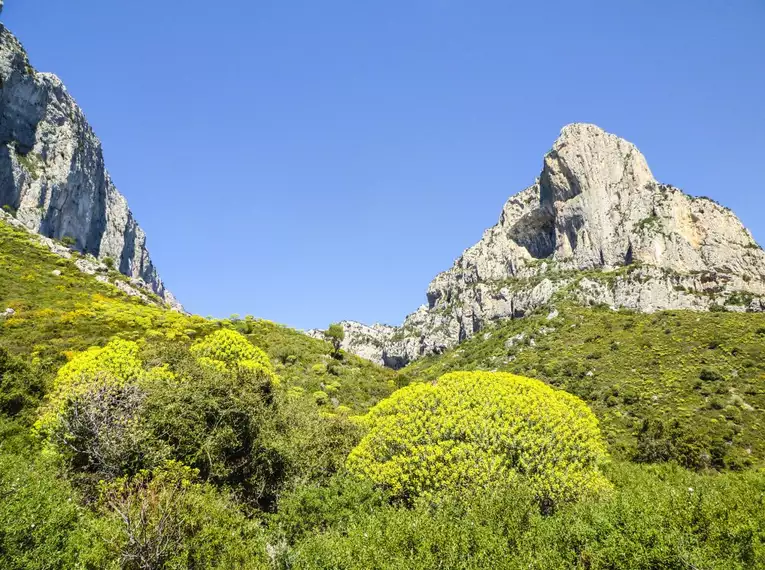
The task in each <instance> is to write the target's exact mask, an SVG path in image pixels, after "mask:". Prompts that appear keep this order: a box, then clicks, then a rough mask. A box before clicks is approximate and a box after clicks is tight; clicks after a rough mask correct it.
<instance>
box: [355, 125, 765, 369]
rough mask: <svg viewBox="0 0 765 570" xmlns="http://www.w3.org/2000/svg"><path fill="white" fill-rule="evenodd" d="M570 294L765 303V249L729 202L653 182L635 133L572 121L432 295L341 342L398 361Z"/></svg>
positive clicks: (641, 302)
mask: <svg viewBox="0 0 765 570" xmlns="http://www.w3.org/2000/svg"><path fill="white" fill-rule="evenodd" d="M562 299H571V300H575V301H577V302H580V303H583V304H607V305H609V306H611V307H613V308H619V307H622V308H629V309H635V310H638V311H644V312H652V311H657V310H661V309H692V310H710V309H715V308H720V307H725V308H727V309H729V310H737V311H747V310H748V311H763V310H765V252H763V250H762V248H761V247H760V246H759V245H757V243H756V242H755V241H754V239H753V238H752V235H751V234H750V232H749V231H748V230H747V229H746V228H745V227H744V226H743V225H742V224H741V222H740V221H739V219H738V218H737V217H736V215H735V214H734V213H733V212H731V211H730V210H729V209H727V208H725V207H724V206H721V205H719V204H717V203H715V202H714V201H712V200H710V199H708V198H694V197H692V196H689V195H687V194H684V193H683V192H681V191H680V190H678V189H677V188H674V187H672V186H668V185H664V184H661V183H659V182H657V181H656V179H655V178H654V176H653V174H652V173H651V171H650V169H649V168H648V164H647V163H646V160H645V158H644V157H643V155H642V154H641V153H640V152H639V151H638V149H637V148H636V147H635V146H634V145H633V144H631V143H629V142H627V141H625V140H623V139H621V138H619V137H617V136H614V135H612V134H609V133H606V132H605V131H603V130H602V129H600V128H598V127H596V126H594V125H588V124H572V125H568V126H566V127H564V129H563V130H562V131H561V135H560V137H559V138H558V139H557V140H556V141H555V144H554V145H553V148H552V150H550V152H548V153H547V155H546V156H545V157H544V165H543V168H542V172H541V174H540V176H539V178H538V180H537V181H536V182H535V183H534V184H533V185H532V186H530V187H529V188H526V189H525V190H523V191H522V192H520V193H518V194H516V195H515V196H512V197H511V198H510V199H509V200H508V201H507V203H506V204H505V207H504V208H503V210H502V214H501V216H500V219H499V223H497V225H495V226H494V227H492V228H490V229H488V230H486V232H484V235H483V237H482V238H481V240H480V241H479V242H478V243H477V244H476V245H474V246H472V247H471V248H469V249H467V250H466V251H465V252H464V253H463V254H462V256H461V257H460V258H459V259H457V261H456V262H455V263H454V265H453V267H452V268H451V269H449V270H447V271H444V272H443V273H441V274H440V275H438V276H437V277H436V278H435V279H434V280H433V281H432V282H431V283H430V286H429V287H428V291H427V300H428V304H427V305H425V306H422V307H420V308H419V309H418V310H417V311H416V312H414V313H412V314H411V315H409V316H408V317H407V318H406V320H405V321H404V324H403V325H402V326H401V327H381V326H376V327H371V328H370V327H365V328H361V327H359V326H357V325H353V326H348V325H346V341H345V342H346V345H347V349H348V350H350V351H353V352H356V353H357V354H372V355H375V358H373V359H374V360H376V361H378V362H381V363H385V364H387V365H389V366H394V367H398V366H402V365H404V364H405V363H407V362H409V361H411V360H414V359H416V358H418V357H420V356H422V355H425V354H431V353H438V352H441V351H443V350H445V349H446V348H449V347H451V346H454V345H455V344H457V343H458V342H460V341H462V340H464V339H466V338H468V337H470V336H472V335H474V334H475V333H476V332H478V331H479V330H481V329H482V328H484V327H485V326H486V325H487V323H489V322H491V321H494V320H498V319H504V318H517V317H522V316H524V315H525V314H526V313H528V312H529V311H532V310H535V309H538V308H540V307H544V306H550V308H551V310H552V308H553V306H554V304H555V302H556V301H557V300H562ZM368 345H371V347H373V349H372V348H370V347H369V346H368ZM378 354H379V358H377V357H376V356H377V355H378Z"/></svg>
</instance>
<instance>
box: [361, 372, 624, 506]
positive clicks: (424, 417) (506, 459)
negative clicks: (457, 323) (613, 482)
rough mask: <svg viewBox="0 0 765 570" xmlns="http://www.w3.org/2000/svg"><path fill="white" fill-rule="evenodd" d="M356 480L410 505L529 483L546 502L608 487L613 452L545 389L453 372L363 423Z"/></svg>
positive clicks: (380, 407)
mask: <svg viewBox="0 0 765 570" xmlns="http://www.w3.org/2000/svg"><path fill="white" fill-rule="evenodd" d="M363 423H364V424H365V425H366V426H367V428H368V430H369V431H368V433H367V434H366V436H365V437H364V438H363V439H362V440H361V442H360V443H359V445H358V446H357V447H356V448H355V449H354V450H353V451H352V452H351V454H350V455H349V457H348V460H347V466H348V468H349V470H350V471H351V472H353V473H356V474H358V475H361V476H363V477H366V478H369V479H371V480H372V481H374V482H375V483H377V484H380V485H382V486H384V487H386V488H387V489H388V490H389V491H390V492H391V493H393V494H394V495H395V496H398V497H401V498H405V499H410V498H414V497H417V496H423V495H424V496H432V495H433V494H434V493H437V492H438V491H440V490H444V489H460V488H464V489H466V490H469V489H470V488H476V487H477V486H482V485H485V484H487V483H490V482H493V481H501V480H509V479H513V478H523V479H524V480H525V482H526V483H527V484H529V485H530V486H531V488H532V489H533V490H534V492H535V494H536V496H537V497H538V499H539V500H540V501H541V502H542V503H546V504H550V503H555V502H559V501H571V500H575V499H578V498H580V497H582V496H584V495H589V494H597V493H599V492H601V491H604V490H606V489H608V488H609V483H608V481H607V480H606V479H605V477H604V476H603V475H602V474H601V472H600V470H599V465H600V464H601V463H602V462H603V461H604V460H605V459H606V447H605V444H604V442H603V440H602V438H601V434H600V430H599V428H598V422H597V419H596V418H595V416H594V415H593V414H592V412H591V411H590V409H589V408H588V407H587V405H586V404H585V403H584V402H582V401H581V400H580V399H579V398H577V397H575V396H572V395H571V394H568V393H567V392H563V391H561V390H555V389H553V388H551V387H549V386H547V385H546V384H544V383H543V382H540V381H539V380H533V379H530V378H524V377H521V376H515V375H512V374H506V373H497V372H453V373H450V374H446V375H444V376H441V378H439V379H438V380H437V381H436V382H434V383H432V384H413V385H410V386H407V387H405V388H402V389H401V390H398V391H397V392H395V393H394V394H393V395H392V396H391V397H390V398H388V399H386V400H383V401H382V402H380V403H379V404H377V405H376V406H375V407H374V408H372V409H371V410H370V411H369V413H368V414H367V415H366V416H365V417H364V418H363Z"/></svg>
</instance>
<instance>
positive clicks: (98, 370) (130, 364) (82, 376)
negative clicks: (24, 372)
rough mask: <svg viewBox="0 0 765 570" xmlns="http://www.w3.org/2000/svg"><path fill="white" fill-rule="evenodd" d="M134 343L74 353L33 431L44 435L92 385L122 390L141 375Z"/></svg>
mask: <svg viewBox="0 0 765 570" xmlns="http://www.w3.org/2000/svg"><path fill="white" fill-rule="evenodd" d="M138 351H139V348H138V345H137V344H136V343H135V342H132V341H127V340H122V339H115V340H113V341H111V342H110V343H109V344H107V345H106V346H104V347H103V348H101V347H92V348H89V349H88V350H85V351H83V352H79V353H75V354H74V355H72V358H71V360H70V361H69V362H67V363H66V364H64V365H63V366H62V367H61V368H60V369H59V371H58V373H57V374H56V378H55V380H54V381H53V389H52V391H51V394H50V397H49V398H48V402H47V404H46V405H45V406H44V407H43V409H42V413H41V415H40V418H39V419H38V421H37V423H36V424H35V428H36V429H37V430H38V431H40V432H45V431H47V429H48V428H50V427H51V426H52V425H53V424H54V423H55V421H56V418H57V416H58V414H59V413H61V412H62V411H63V409H64V407H65V406H66V404H67V402H68V401H70V400H72V399H73V398H76V397H77V396H78V395H81V394H83V393H84V392H86V391H87V390H88V389H89V388H90V387H92V386H93V385H94V384H95V383H101V384H104V385H111V386H122V385H124V384H125V383H127V382H129V381H132V380H136V379H138V378H140V377H142V376H143V375H144V370H143V365H142V363H141V360H140V359H139V357H138Z"/></svg>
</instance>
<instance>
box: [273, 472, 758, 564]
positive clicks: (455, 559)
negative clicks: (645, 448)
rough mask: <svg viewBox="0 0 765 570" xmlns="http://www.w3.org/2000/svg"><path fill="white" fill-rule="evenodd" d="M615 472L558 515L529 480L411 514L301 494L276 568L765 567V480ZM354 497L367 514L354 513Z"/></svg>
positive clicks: (447, 497) (425, 505)
mask: <svg viewBox="0 0 765 570" xmlns="http://www.w3.org/2000/svg"><path fill="white" fill-rule="evenodd" d="M606 474H607V475H608V476H609V479H610V480H611V481H613V483H614V487H615V489H614V491H613V493H612V494H610V495H609V496H608V497H607V498H606V499H604V500H596V501H590V500H585V501H580V502H578V503H573V504H569V505H565V506H563V507H562V508H561V509H559V510H558V511H556V512H555V513H554V514H552V515H550V516H544V515H541V514H540V512H539V509H538V507H537V505H536V502H535V500H534V492H533V490H531V489H528V488H527V487H526V486H525V485H523V484H522V482H520V481H516V482H515V483H511V484H509V485H508V484H504V485H502V484H499V485H492V486H489V487H487V488H485V489H477V490H475V491H474V492H473V493H470V494H468V493H462V492H459V491H456V492H446V493H444V495H443V496H442V498H441V501H439V502H438V503H437V504H434V503H433V502H431V501H425V500H418V501H415V502H414V505H413V507H412V508H400V507H396V506H392V505H390V504H388V503H386V502H385V501H379V500H370V499H369V498H368V495H364V494H363V493H360V491H359V490H358V489H354V488H352V487H349V492H348V497H347V498H346V499H343V497H342V496H337V494H338V491H337V490H334V489H332V488H331V487H330V488H328V489H326V490H325V491H324V492H323V493H316V492H313V493H307V492H303V493H301V494H299V495H297V496H295V497H288V498H286V499H285V504H288V505H289V508H288V509H286V512H285V513H284V514H283V515H280V516H282V517H283V518H286V519H287V520H283V526H282V527H281V528H283V529H284V532H285V534H286V535H287V536H294V537H295V538H296V541H295V542H294V543H293V544H292V546H291V547H290V548H285V549H284V551H283V553H281V555H280V557H279V560H278V561H279V562H280V563H281V564H282V566H281V567H283V568H292V569H301V570H302V569H305V570H308V569H310V570H330V569H332V570H351V569H354V570H355V569H358V570H362V569H364V570H366V569H368V568H375V569H378V570H388V569H391V570H393V569H395V570H404V569H406V570H430V569H433V568H444V569H471V570H479V569H486V570H489V569H492V570H493V569H496V568H502V569H503V570H504V569H506V570H516V569H517V570H521V569H523V570H528V569H535V570H559V569H561V568H576V569H582V570H615V569H622V568H629V569H630V570H656V569H659V568H661V569H663V570H664V569H666V570H688V569H691V568H698V569H701V568H703V569H705V570H756V569H762V568H765V473H763V472H749V473H746V474H725V475H712V476H710V475H698V474H695V473H693V472H689V471H686V470H684V469H681V468H678V467H677V466H674V465H662V466H650V467H646V466H636V465H630V464H624V463H619V464H613V465H610V466H607V467H606ZM340 493H342V491H340ZM352 497H359V498H360V507H359V508H358V509H355V510H354V509H352V508H351V509H346V507H345V505H346V504H347V502H349V501H350V499H351V498H352ZM325 507H326V510H325ZM327 511H328V512H327ZM335 512H339V513H343V516H342V517H340V518H335V517H334V515H333V513H335ZM288 513H289V514H290V515H293V516H290V517H289V518H287V515H288ZM301 521H307V522H306V526H305V527H303V526H301ZM301 537H302V538H301Z"/></svg>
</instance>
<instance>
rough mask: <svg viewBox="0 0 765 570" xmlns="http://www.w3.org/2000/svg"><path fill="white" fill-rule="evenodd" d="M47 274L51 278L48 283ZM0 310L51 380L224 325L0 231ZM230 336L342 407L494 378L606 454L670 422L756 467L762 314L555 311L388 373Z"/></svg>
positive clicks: (285, 339) (14, 341) (250, 324)
mask: <svg viewBox="0 0 765 570" xmlns="http://www.w3.org/2000/svg"><path fill="white" fill-rule="evenodd" d="M55 269H59V270H61V271H62V275H60V276H55V275H53V270H55ZM5 307H11V308H13V309H15V310H16V314H15V315H14V316H13V317H12V318H9V319H5V320H4V321H0V347H4V348H7V349H8V350H9V351H11V352H12V353H16V354H24V355H29V354H30V353H31V354H33V355H34V356H38V357H39V358H40V360H42V361H43V362H46V363H49V364H50V366H49V367H48V368H49V369H51V370H52V369H55V368H56V367H57V366H58V365H60V364H61V363H63V362H64V361H65V353H66V351H70V350H81V349H84V348H86V347H88V346H92V345H102V344H104V343H105V342H107V341H108V340H109V339H110V338H111V337H112V336H114V335H116V334H119V335H120V336H123V337H127V338H135V339H137V338H141V337H148V338H152V337H154V336H161V337H167V336H169V337H175V338H180V339H182V340H184V339H186V340H189V341H190V340H191V339H193V338H194V337H198V336H199V335H202V334H206V333H207V332H210V331H211V330H214V329H215V328H217V327H219V326H230V324H229V323H228V322H225V321H215V320H207V319H203V318H201V317H190V316H185V315H180V314H178V313H175V312H173V311H168V310H166V309H162V308H159V307H155V306H150V305H145V304H143V303H141V302H140V301H137V300H135V299H131V298H129V297H127V296H126V295H124V294H123V293H121V292H120V291H118V290H117V289H116V288H115V287H113V286H111V285H104V284H101V283H99V282H97V281H96V280H95V279H94V278H93V277H91V276H87V275H84V274H82V273H81V272H80V271H79V270H77V269H76V268H75V267H74V264H73V261H69V260H65V259H62V258H59V257H58V256H55V255H53V254H52V253H50V252H49V251H48V250H47V249H46V248H44V247H42V246H40V245H38V244H37V243H36V242H34V240H31V239H30V237H29V236H28V235H27V234H26V233H25V232H22V231H19V230H17V229H14V228H11V227H9V226H8V225H6V224H4V223H0V310H2V309H4V308H5ZM233 326H235V327H236V328H237V329H239V330H240V331H242V332H243V333H245V334H247V335H248V337H249V338H250V339H251V340H252V342H253V343H254V344H256V345H258V346H261V347H262V348H264V349H265V350H266V351H267V352H268V353H269V355H270V356H271V358H272V360H273V362H274V364H275V366H276V367H277V369H278V372H279V374H280V375H281V376H282V378H283V379H284V381H285V384H286V385H287V386H297V387H300V388H301V389H303V390H306V391H307V392H309V393H312V392H317V391H321V392H324V393H326V394H327V397H328V398H329V399H330V400H331V399H334V404H340V405H346V406H349V407H351V408H353V409H354V410H356V411H363V410H364V409H366V408H368V407H369V406H370V405H372V404H374V403H375V402H376V401H379V400H380V399H381V398H384V397H385V396H387V395H388V394H390V393H391V392H392V391H393V390H394V389H395V388H396V387H397V386H399V385H402V384H404V383H406V382H409V381H420V380H431V379H434V378H437V377H438V376H439V375H440V374H442V373H443V372H446V371H449V370H457V369H462V370H470V369H477V368H482V369H497V370H508V371H512V372H516V373H520V374H525V375H528V376H532V377H537V378H541V379H543V380H545V381H547V382H549V383H551V384H553V385H555V386H558V387H561V388H564V389H566V390H568V391H570V392H572V393H575V394H577V395H579V396H581V397H582V398H584V399H585V400H587V401H588V402H589V403H590V405H591V406H592V408H593V409H594V411H595V412H596V414H597V415H598V416H599V418H600V419H601V422H602V425H603V428H604V430H605V432H606V435H607V437H608V439H609V441H610V443H611V446H612V450H613V451H614V452H615V453H616V454H617V455H619V456H622V457H631V456H632V455H633V453H634V450H635V446H636V433H637V432H638V430H639V429H640V426H641V424H642V421H643V419H646V418H648V419H662V420H667V419H672V418H678V419H679V420H681V422H682V423H683V425H684V426H686V428H687V429H688V430H690V431H691V433H692V434H696V435H698V436H699V438H700V439H701V438H703V437H709V438H717V439H718V440H719V439H722V440H723V441H724V443H725V445H726V446H727V449H728V451H729V455H730V456H731V457H732V458H733V459H734V460H735V461H734V464H736V465H747V464H748V463H753V464H755V465H762V464H763V463H765V437H762V435H761V433H762V430H763V427H765V316H763V315H758V314H738V313H692V312H683V311H675V312H662V313H657V314H654V315H645V314H639V313H631V312H626V311H620V312H615V311H610V310H608V309H602V308H582V307H576V306H570V305H569V306H565V307H564V308H563V309H562V310H561V312H560V314H559V316H558V317H556V318H555V319H552V320H548V319H547V313H546V312H545V313H539V314H536V315H531V316H529V317H527V318H525V319H520V320H515V321H506V322H504V323H502V324H500V325H499V326H496V327H494V328H491V329H489V330H487V331H485V332H483V333H480V334H478V335H477V336H476V337H475V338H473V339H471V340H469V341H467V342H465V343H463V344H462V345H460V346H459V347H457V348H455V349H453V350H451V351H449V352H447V353H445V354H443V355H440V356H435V357H429V358H426V359H423V360H420V361H418V362H415V363H414V364H412V365H410V366H409V367H407V368H406V369H404V370H403V371H402V373H400V374H398V375H397V374H396V373H394V372H392V371H390V370H387V369H383V368H380V367H379V366H375V365H373V364H370V363H368V362H366V361H364V360H362V359H359V358H356V357H353V356H350V355H346V357H345V359H344V360H343V362H342V363H334V362H332V360H331V359H330V358H329V357H328V356H327V354H328V352H329V347H328V345H327V344H326V343H324V342H322V341H318V340H315V339H312V338H309V337H307V336H305V335H303V334H302V333H300V332H298V331H295V330H292V329H289V328H287V327H283V326H280V325H277V324H275V323H272V322H270V321H263V320H257V319H247V320H242V321H238V322H235V323H233ZM520 334H524V335H525V336H524V338H523V339H521V340H516V341H515V342H514V344H513V346H509V347H508V346H506V345H507V344H508V340H509V339H511V338H512V337H517V336H518V335H520ZM702 371H706V372H705V374H704V375H703V376H704V378H707V379H702V378H701V376H702ZM714 378H717V379H714ZM331 406H332V403H330V404H327V407H328V409H331Z"/></svg>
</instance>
